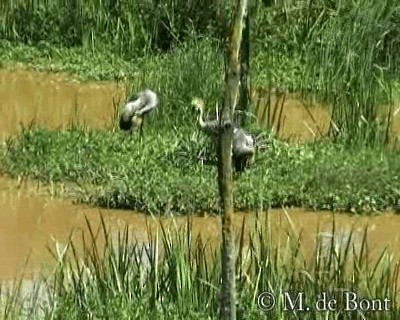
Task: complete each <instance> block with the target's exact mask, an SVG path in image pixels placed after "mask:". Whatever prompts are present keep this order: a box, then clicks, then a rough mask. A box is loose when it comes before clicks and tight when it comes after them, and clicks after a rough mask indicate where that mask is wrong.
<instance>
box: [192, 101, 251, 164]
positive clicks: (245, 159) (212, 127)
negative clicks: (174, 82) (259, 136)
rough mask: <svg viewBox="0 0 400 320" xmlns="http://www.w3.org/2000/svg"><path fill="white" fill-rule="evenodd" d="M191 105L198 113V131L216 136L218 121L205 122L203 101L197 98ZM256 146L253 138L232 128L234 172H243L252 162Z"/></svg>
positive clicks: (237, 128) (236, 128)
mask: <svg viewBox="0 0 400 320" xmlns="http://www.w3.org/2000/svg"><path fill="white" fill-rule="evenodd" d="M192 105H193V106H194V107H195V108H196V109H197V110H198V111H199V117H198V122H199V126H200V129H201V130H202V131H204V132H206V133H207V134H209V135H212V136H213V137H216V136H217V135H218V131H219V120H218V119H216V120H211V121H206V120H205V119H204V101H203V100H201V99H198V98H195V99H193V100H192ZM255 152H256V145H255V141H254V139H253V137H252V136H251V135H250V134H248V133H246V132H244V130H243V129H241V128H239V127H234V128H233V141H232V160H233V162H234V164H235V169H236V171H243V170H244V168H245V167H246V166H248V165H250V164H252V162H254V155H255Z"/></svg>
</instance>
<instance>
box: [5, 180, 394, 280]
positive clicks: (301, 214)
mask: <svg viewBox="0 0 400 320" xmlns="http://www.w3.org/2000/svg"><path fill="white" fill-rule="evenodd" d="M0 186H1V189H0V215H1V232H0V279H10V278H13V277H14V276H16V275H18V274H21V272H22V271H24V273H25V277H28V278H29V277H31V276H34V275H36V274H38V273H39V271H40V270H41V268H46V269H48V268H50V267H52V266H53V265H54V259H53V258H52V257H51V255H50V253H49V251H48V250H47V249H46V246H48V247H50V248H53V249H54V248H55V244H56V243H58V244H59V245H61V246H62V245H65V244H66V243H67V242H68V239H69V237H70V235H71V231H72V230H75V233H74V236H76V237H78V238H77V239H78V240H80V236H81V231H87V230H88V229H87V223H86V220H85V219H86V218H87V219H88V220H89V221H90V224H91V226H92V227H93V228H94V229H95V230H96V229H97V228H98V227H99V226H100V216H101V215H102V216H103V218H104V221H105V222H106V224H107V226H108V227H110V228H111V229H110V230H111V231H112V232H114V233H115V232H116V230H117V229H121V227H123V226H125V224H128V226H129V230H130V232H132V233H133V236H134V238H136V239H137V240H139V241H144V242H147V240H148V233H147V226H149V227H150V228H155V227H157V226H159V221H161V222H162V223H163V224H164V225H165V226H169V227H171V228H172V227H173V226H174V225H173V224H172V219H171V218H168V217H165V218H162V219H155V218H152V217H148V216H145V215H143V214H139V213H135V212H132V211H123V210H105V209H96V208H90V207H85V206H79V205H74V204H72V202H71V200H65V199H64V200H63V199H57V198H51V197H50V196H48V195H46V193H45V191H44V189H45V188H44V187H43V188H42V187H36V186H35V185H34V184H32V183H25V184H23V185H21V186H19V187H17V185H16V184H15V182H14V181H10V180H7V179H4V178H2V179H1V180H0ZM266 214H269V215H270V216H269V218H270V222H271V227H272V230H279V234H281V235H282V236H283V237H286V235H287V233H288V232H289V233H291V232H292V227H291V224H293V226H294V228H295V233H296V232H297V233H300V231H302V242H303V245H302V248H303V250H305V253H306V254H307V250H308V253H311V252H312V250H313V249H314V247H315V245H314V244H315V238H316V235H317V230H318V227H319V236H321V237H325V238H326V240H327V241H330V234H331V232H332V220H333V217H334V215H333V214H332V213H328V212H306V211H302V210H299V209H296V210H288V211H287V214H286V213H285V212H284V210H272V211H271V212H269V213H262V214H259V217H258V219H259V220H261V221H265V218H266V217H265V215H266ZM288 217H289V218H288ZM244 218H246V219H245V222H246V224H245V226H246V229H249V228H251V227H252V226H254V219H256V216H255V215H254V214H250V213H236V215H235V221H234V225H235V227H236V229H237V231H238V232H239V230H240V227H241V225H242V223H243V219H244ZM174 220H175V223H176V225H177V226H178V227H179V226H182V227H184V226H185V225H186V223H187V218H185V217H175V218H174ZM191 223H192V232H193V235H194V236H196V235H197V234H202V236H203V238H204V240H208V241H211V242H213V243H217V241H219V239H220V218H219V217H216V216H207V217H199V216H192V217H191ZM335 223H336V234H337V235H338V236H339V239H340V238H342V239H343V240H345V239H346V237H348V234H349V232H350V230H351V229H352V227H354V234H353V238H354V241H355V244H356V245H357V244H359V243H361V241H362V237H363V231H364V228H365V227H366V226H368V235H369V244H370V249H372V250H381V249H382V248H383V247H386V246H388V247H389V248H390V249H392V250H393V251H394V252H395V253H397V252H400V251H399V249H400V239H399V237H400V235H399V233H398V230H399V228H400V216H396V215H392V214H389V213H388V214H383V215H379V216H372V217H365V216H364V217H362V216H358V217H356V216H350V215H346V214H336V215H335ZM295 233H292V234H293V235H295ZM78 242H79V241H78ZM28 254H30V258H29V260H28V263H27V264H26V265H25V259H26V257H27V256H28Z"/></svg>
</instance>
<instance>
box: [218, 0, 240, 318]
mask: <svg viewBox="0 0 400 320" xmlns="http://www.w3.org/2000/svg"><path fill="white" fill-rule="evenodd" d="M246 10H247V0H237V1H236V8H235V13H234V19H233V21H232V24H231V30H230V36H229V40H228V43H227V47H226V62H225V94H224V103H223V105H222V111H221V117H220V134H219V139H218V140H219V143H218V186H219V193H220V198H221V206H222V211H223V213H222V287H221V304H220V317H221V319H225V320H228V319H229V320H235V319H236V285H235V260H236V252H235V235H234V231H233V224H232V222H233V214H234V206H233V180H232V137H233V112H234V110H235V108H236V104H237V102H238V96H239V82H240V61H239V56H240V46H241V41H242V32H243V24H244V21H243V20H244V17H245V14H246Z"/></svg>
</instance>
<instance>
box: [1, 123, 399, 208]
mask: <svg viewBox="0 0 400 320" xmlns="http://www.w3.org/2000/svg"><path fill="white" fill-rule="evenodd" d="M148 129H149V130H147V132H146V133H145V137H144V144H143V146H139V140H138V136H137V134H135V133H134V134H133V135H132V136H127V135H125V134H124V133H119V132H112V131H94V130H89V129H82V128H78V127H74V128H71V129H70V130H66V131H51V130H47V129H40V128H38V129H34V128H31V129H25V130H24V131H22V133H21V134H20V135H19V136H17V137H13V138H11V139H9V141H8V144H7V148H6V150H5V154H4V158H3V161H2V167H1V170H2V172H3V173H6V174H8V175H10V176H12V177H14V178H17V177H21V176H22V177H30V178H34V179H40V180H42V181H45V182H48V183H50V182H67V181H71V182H77V183H79V184H80V185H91V186H92V187H88V188H86V189H85V188H83V189H82V192H83V193H82V195H81V200H82V201H84V202H88V203H90V204H93V205H100V206H104V207H111V208H129V209H134V210H139V211H144V212H148V213H160V214H164V213H167V212H174V213H182V214H189V213H195V212H202V211H215V210H216V209H217V208H218V202H217V200H216V199H218V197H217V193H216V192H217V191H216V190H217V185H216V169H215V167H213V166H209V165H203V164H202V163H201V161H200V160H199V159H198V156H199V155H202V154H206V152H207V150H208V151H209V152H210V151H211V150H212V148H211V147H210V146H209V145H208V140H207V139H206V138H204V136H203V135H202V133H200V132H197V133H196V132H195V133H193V134H192V133H191V132H190V133H189V132H188V133H185V131H173V130H171V131H162V132H160V131H157V129H153V128H150V127H149V128H148ZM267 142H268V148H267V149H266V150H262V151H260V152H259V153H258V154H257V157H256V164H255V165H254V166H253V167H252V168H250V169H249V170H248V171H246V172H245V173H244V174H243V175H242V176H241V177H240V178H239V179H238V181H237V183H236V187H235V205H236V208H237V209H241V210H251V209H254V208H259V206H261V205H262V206H264V207H266V208H267V207H280V206H282V205H285V206H305V207H311V208H314V209H327V210H345V211H351V212H372V211H375V210H386V209H393V208H396V207H397V204H398V200H399V192H400V190H399V176H398V174H397V172H400V167H399V166H400V161H399V159H400V153H399V152H398V151H388V150H386V151H384V150H379V149H376V148H362V149H353V150H352V151H350V150H348V149H346V148H344V147H340V146H338V145H332V144H329V143H322V142H321V143H310V144H303V145H288V144H285V143H283V142H279V141H276V140H274V139H272V138H268V139H267ZM93 188H94V189H93Z"/></svg>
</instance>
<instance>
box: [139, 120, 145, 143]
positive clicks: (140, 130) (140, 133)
mask: <svg viewBox="0 0 400 320" xmlns="http://www.w3.org/2000/svg"><path fill="white" fill-rule="evenodd" d="M143 123H144V117H143V118H142V122H141V124H140V129H139V143H140V144H142V140H143Z"/></svg>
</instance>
